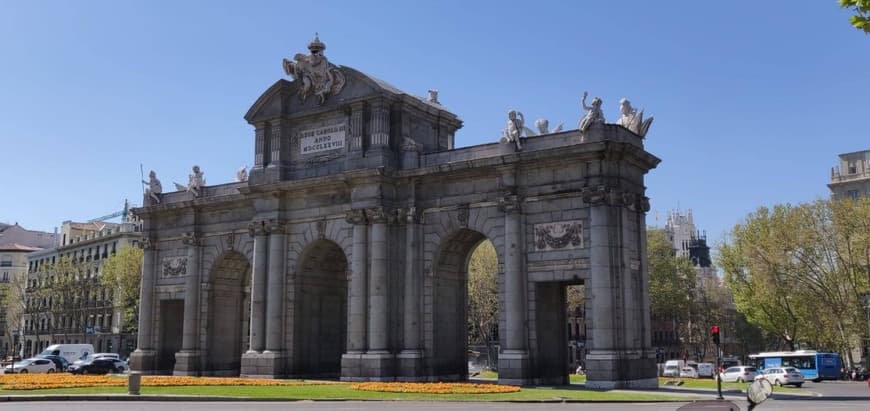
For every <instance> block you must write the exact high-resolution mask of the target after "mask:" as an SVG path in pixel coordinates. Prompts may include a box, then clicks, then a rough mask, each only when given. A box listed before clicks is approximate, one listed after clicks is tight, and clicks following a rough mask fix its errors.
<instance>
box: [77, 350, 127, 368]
mask: <svg viewBox="0 0 870 411" xmlns="http://www.w3.org/2000/svg"><path fill="white" fill-rule="evenodd" d="M101 358H110V359H113V360H120V359H121V357H120V356H119V355H118V354H115V353H111V352H98V353H94V354H88V355H87V356H85V357H82V358H80V359H78V360H75V361H73V364H75V365H82V364H84V363H88V362H91V361H93V360H96V359H101Z"/></svg>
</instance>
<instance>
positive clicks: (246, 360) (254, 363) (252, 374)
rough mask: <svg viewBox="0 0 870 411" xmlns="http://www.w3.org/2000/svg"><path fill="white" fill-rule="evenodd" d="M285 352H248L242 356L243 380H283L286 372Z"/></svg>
mask: <svg viewBox="0 0 870 411" xmlns="http://www.w3.org/2000/svg"><path fill="white" fill-rule="evenodd" d="M286 364H287V352H286V351H263V352H257V351H248V352H246V353H244V354H242V367H241V368H242V369H241V371H240V373H239V374H240V376H241V377H243V378H284V377H286V376H287V372H286Z"/></svg>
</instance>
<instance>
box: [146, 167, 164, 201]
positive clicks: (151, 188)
mask: <svg viewBox="0 0 870 411" xmlns="http://www.w3.org/2000/svg"><path fill="white" fill-rule="evenodd" d="M142 183H143V184H147V185H148V188H146V189H145V196H147V197H148V198H150V199H152V200H154V203H156V204H160V194H163V185H162V184H160V180H158V179H157V173H155V172H154V170H151V172H150V173H148V181H145V180H142Z"/></svg>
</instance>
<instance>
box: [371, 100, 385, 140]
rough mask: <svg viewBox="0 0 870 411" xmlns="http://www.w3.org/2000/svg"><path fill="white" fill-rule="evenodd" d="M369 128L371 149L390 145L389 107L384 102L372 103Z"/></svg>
mask: <svg viewBox="0 0 870 411" xmlns="http://www.w3.org/2000/svg"><path fill="white" fill-rule="evenodd" d="M369 127H370V129H369V136H371V146H372V147H378V146H380V147H385V146H387V145H389V144H390V106H389V105H388V104H387V103H386V102H384V101H377V102H375V103H374V105H373V106H372V110H371V115H370V120H369Z"/></svg>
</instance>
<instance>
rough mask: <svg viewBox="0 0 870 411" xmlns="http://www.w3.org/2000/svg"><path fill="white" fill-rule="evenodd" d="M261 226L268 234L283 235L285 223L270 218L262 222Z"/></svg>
mask: <svg viewBox="0 0 870 411" xmlns="http://www.w3.org/2000/svg"><path fill="white" fill-rule="evenodd" d="M263 225H264V226H265V227H266V231H267V232H268V233H270V234H284V229H285V227H286V226H287V222H286V221H284V220H281V219H277V218H270V219H268V220H266V221H264V222H263Z"/></svg>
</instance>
